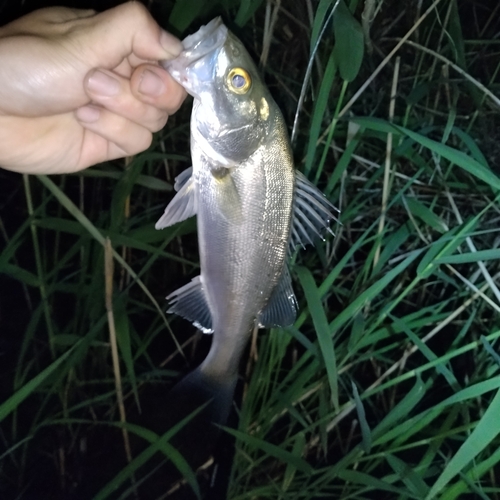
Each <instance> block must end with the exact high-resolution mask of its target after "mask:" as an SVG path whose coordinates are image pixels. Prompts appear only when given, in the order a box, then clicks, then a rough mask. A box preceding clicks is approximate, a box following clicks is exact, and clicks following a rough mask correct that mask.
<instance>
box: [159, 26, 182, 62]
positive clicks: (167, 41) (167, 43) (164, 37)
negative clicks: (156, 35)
mask: <svg viewBox="0 0 500 500" xmlns="http://www.w3.org/2000/svg"><path fill="white" fill-rule="evenodd" d="M160 43H161V46H162V47H163V48H164V49H165V50H166V51H167V52H168V53H169V54H170V56H171V57H170V59H174V58H175V57H177V56H178V55H179V54H180V53H181V52H182V50H183V46H182V43H181V41H180V40H179V39H178V38H176V37H175V36H174V35H172V34H171V33H168V32H167V31H163V30H162V31H161V35H160ZM166 59H168V58H166Z"/></svg>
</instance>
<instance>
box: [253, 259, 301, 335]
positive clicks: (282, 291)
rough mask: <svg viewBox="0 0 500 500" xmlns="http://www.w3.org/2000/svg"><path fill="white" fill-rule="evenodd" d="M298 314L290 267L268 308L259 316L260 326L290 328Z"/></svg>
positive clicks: (284, 271)
mask: <svg viewBox="0 0 500 500" xmlns="http://www.w3.org/2000/svg"><path fill="white" fill-rule="evenodd" d="M296 314H297V299H296V298H295V294H294V293H293V288H292V278H291V276H290V271H289V270H288V267H286V265H285V268H284V270H283V274H282V275H281V278H280V281H279V283H278V284H277V286H276V288H275V289H274V291H273V293H272V295H271V298H270V299H269V302H268V303H267V306H266V307H265V308H264V309H263V310H262V312H261V313H260V315H259V326H260V327H261V328H271V327H274V326H290V325H292V324H293V322H294V321H295V317H296Z"/></svg>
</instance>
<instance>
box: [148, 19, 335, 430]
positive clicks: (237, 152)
mask: <svg viewBox="0 0 500 500" xmlns="http://www.w3.org/2000/svg"><path fill="white" fill-rule="evenodd" d="M183 46H184V50H183V52H182V53H181V55H180V56H179V57H178V58H177V59H174V60H172V61H168V62H164V63H163V66H164V67H165V68H166V69H167V70H168V71H169V72H170V74H171V75H172V76H173V77H174V79H175V80H177V81H178V82H179V83H180V84H181V85H183V86H184V87H185V89H186V90H187V91H188V92H189V93H190V94H191V95H192V96H193V97H194V103H193V110H192V116H191V156H192V162H193V166H192V168H189V169H187V170H185V171H184V172H183V173H181V174H180V175H179V176H178V177H177V178H176V183H175V189H176V190H177V194H176V195H175V197H174V199H173V200H172V201H171V203H170V204H169V205H168V207H167V208H166V210H165V213H164V214H163V216H162V217H161V218H160V220H159V221H158V222H157V224H156V228H157V229H162V228H165V227H167V226H170V225H172V224H175V223H177V222H180V221H182V220H185V219H187V218H188V217H191V216H193V215H197V217H198V242H199V251H200V261H201V274H200V276H198V277H196V278H194V279H193V280H192V281H191V282H190V283H189V284H187V285H185V286H184V287H182V288H180V289H179V290H177V291H175V292H174V293H172V294H171V295H169V296H168V297H167V299H169V300H170V301H171V307H170V309H169V311H168V312H173V313H177V314H179V315H181V316H183V317H184V318H186V319H188V320H190V321H192V322H193V323H194V324H195V325H196V326H197V327H198V328H200V329H202V330H203V331H204V332H213V340H212V345H211V349H210V352H209V354H208V356H207V357H206V359H205V360H204V361H203V363H202V364H201V365H200V367H199V368H198V369H197V370H195V372H193V373H192V374H191V375H190V376H188V384H191V385H196V386H200V385H203V384H204V386H205V388H209V389H207V390H206V393H207V394H209V395H211V397H215V398H216V399H217V401H216V404H217V405H218V407H219V408H218V409H217V413H218V418H217V419H216V420H218V421H224V420H225V416H226V414H227V410H228V409H229V405H230V402H231V399H232V394H233V390H234V386H235V383H236V379H237V374H238V366H239V362H240V359H241V356H242V353H243V350H244V348H245V346H246V344H247V341H248V338H249V336H250V334H251V332H252V330H253V329H254V327H256V326H260V327H270V326H288V325H290V324H292V323H293V321H294V320H295V316H296V309H297V303H296V299H295V295H294V292H293V289H292V283H291V278H290V273H289V271H288V268H287V264H286V260H287V256H288V255H289V254H290V251H291V250H293V249H294V248H295V247H296V246H297V245H301V246H304V245H306V244H307V243H312V242H313V240H314V239H315V238H318V237H321V234H322V232H323V230H324V229H327V228H328V224H329V221H330V220H332V219H335V216H334V215H333V213H332V211H335V210H336V209H335V208H334V207H333V205H331V203H330V202H329V201H328V200H327V199H326V197H325V196H324V195H323V194H322V193H321V192H320V191H318V190H317V188H316V187H315V186H314V185H312V184H311V183H309V181H307V179H306V178H305V177H304V176H303V175H302V174H300V173H299V172H297V171H296V170H295V168H294V163H293V156H292V150H291V146H290V141H289V138H288V132H287V128H286V125H285V122H284V119H283V116H282V114H281V112H280V110H279V108H278V106H277V105H276V103H275V102H274V100H273V98H272V97H271V95H270V93H269V91H268V89H267V87H266V85H265V84H264V83H263V81H262V79H261V77H260V76H259V72H258V70H257V68H256V66H255V64H254V63H253V61H252V59H251V57H250V55H249V54H248V52H247V51H246V49H245V47H244V46H243V44H242V43H241V42H240V41H239V40H238V39H237V38H236V37H235V36H234V35H233V34H232V33H231V32H230V31H229V30H228V29H227V28H226V26H224V24H223V23H222V21H221V19H220V18H216V19H214V20H212V21H211V22H210V23H208V24H207V25H206V26H203V27H201V28H200V30H199V31H197V32H196V33H195V34H193V35H190V36H188V37H187V38H185V39H184V40H183ZM181 384H182V382H181ZM221 394H223V396H221ZM207 397H208V396H207Z"/></svg>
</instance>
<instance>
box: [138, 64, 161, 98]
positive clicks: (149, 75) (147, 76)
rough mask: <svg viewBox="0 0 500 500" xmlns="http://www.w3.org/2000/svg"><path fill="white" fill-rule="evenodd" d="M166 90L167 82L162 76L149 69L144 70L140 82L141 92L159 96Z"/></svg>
mask: <svg viewBox="0 0 500 500" xmlns="http://www.w3.org/2000/svg"><path fill="white" fill-rule="evenodd" d="M164 91H165V84H164V83H163V81H162V80H161V78H160V77H159V76H158V75H157V74H156V73H154V72H153V71H150V70H148V69H146V70H144V71H143V72H142V76H141V81H140V83H139V92H140V93H141V94H146V95H150V96H155V97H157V96H159V95H161V94H162V93H163V92H164Z"/></svg>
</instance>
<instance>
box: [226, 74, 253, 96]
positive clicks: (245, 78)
mask: <svg viewBox="0 0 500 500" xmlns="http://www.w3.org/2000/svg"><path fill="white" fill-rule="evenodd" d="M227 85H228V87H229V89H230V90H231V91H233V92H234V93H235V94H246V93H247V92H248V91H249V89H250V87H251V86H252V79H251V78H250V75H249V73H248V71H245V70H244V69H243V68H233V69H232V70H231V71H229V73H228V74H227Z"/></svg>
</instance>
